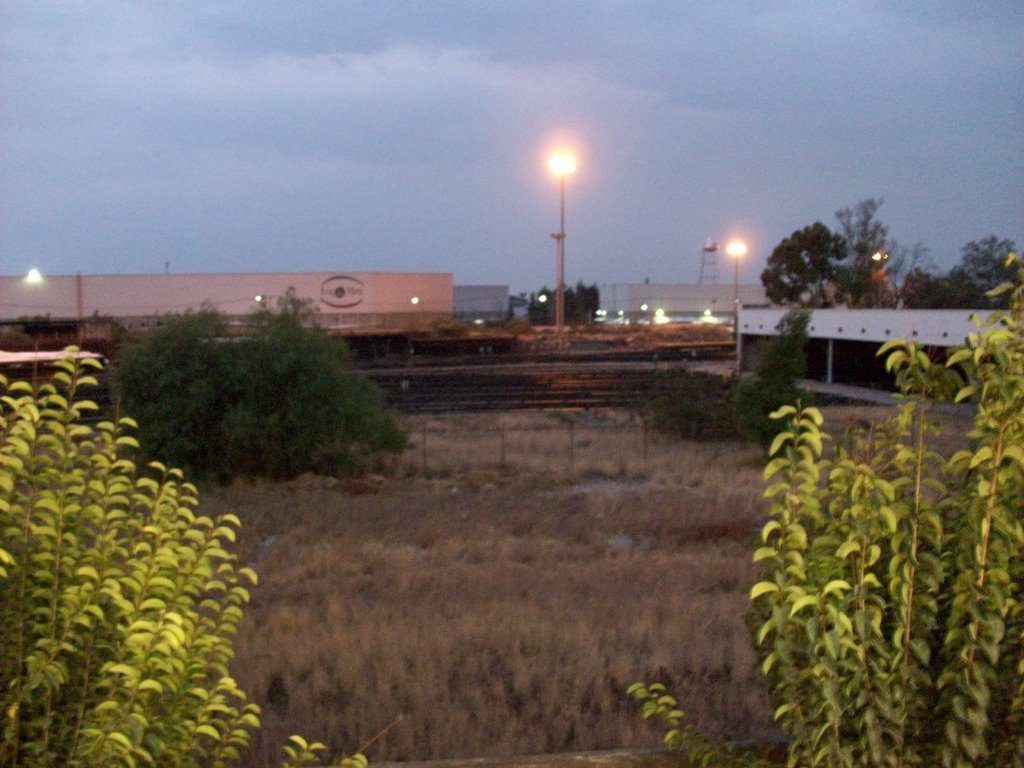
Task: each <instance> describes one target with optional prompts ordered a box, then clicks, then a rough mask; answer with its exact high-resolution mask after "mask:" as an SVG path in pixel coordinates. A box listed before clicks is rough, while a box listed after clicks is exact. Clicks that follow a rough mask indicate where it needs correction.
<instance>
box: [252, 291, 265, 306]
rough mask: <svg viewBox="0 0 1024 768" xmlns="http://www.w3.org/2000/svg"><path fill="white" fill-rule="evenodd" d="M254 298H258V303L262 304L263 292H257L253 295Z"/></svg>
mask: <svg viewBox="0 0 1024 768" xmlns="http://www.w3.org/2000/svg"><path fill="white" fill-rule="evenodd" d="M253 298H254V299H255V300H256V303H257V304H262V303H263V294H262V293H257V294H256V295H255V296H253Z"/></svg>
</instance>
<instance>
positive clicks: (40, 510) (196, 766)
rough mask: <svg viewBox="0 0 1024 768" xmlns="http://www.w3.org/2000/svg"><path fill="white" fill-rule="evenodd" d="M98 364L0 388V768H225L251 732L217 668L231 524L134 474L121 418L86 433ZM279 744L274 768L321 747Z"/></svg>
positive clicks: (347, 765)
mask: <svg viewBox="0 0 1024 768" xmlns="http://www.w3.org/2000/svg"><path fill="white" fill-rule="evenodd" d="M98 365H99V364H98V363H97V362H96V361H94V360H92V359H83V360H73V359H71V358H69V359H66V360H62V361H60V362H58V363H56V364H55V365H54V369H55V373H54V374H53V376H52V377H51V379H50V380H49V381H47V382H46V383H43V384H41V385H38V386H36V387H34V386H33V385H31V384H29V383H28V382H23V381H20V382H19V381H15V382H9V381H8V380H7V379H6V378H5V377H4V376H3V375H2V374H0V396H2V398H0V459H2V461H0V717H2V718H3V727H2V729H0V766H2V767H3V768H14V766H63V765H75V766H80V767H81V768H92V767H95V768H101V767H102V768H107V767H110V766H112V767H114V768H133V767H134V766H137V765H146V766H153V768H172V767H173V768H207V767H210V768H223V767H224V766H227V765H236V764H238V760H239V758H240V757H241V756H242V754H243V753H244V752H245V750H246V749H247V747H248V744H249V741H250V734H251V732H252V731H253V730H254V729H256V728H258V727H259V710H258V708H257V707H256V706H255V705H254V704H252V703H250V702H248V701H247V697H246V694H245V692H244V691H242V690H241V689H240V688H239V687H238V685H237V684H236V682H235V680H234V678H233V677H232V676H231V673H230V670H229V668H228V665H229V662H230V661H231V659H232V657H233V649H232V642H233V639H234V635H235V633H236V632H237V629H238V626H239V624H240V622H241V620H242V609H243V607H244V606H245V605H246V604H247V603H248V601H249V591H248V590H249V588H250V587H251V586H252V585H253V584H255V582H256V574H255V573H254V572H253V571H252V570H251V569H249V568H243V567H241V566H240V564H239V561H238V557H237V555H235V554H234V553H232V552H231V551H230V548H231V545H232V542H234V540H235V534H236V531H237V529H238V527H239V525H240V523H239V520H238V518H237V517H235V516H234V515H224V516H222V517H220V518H217V519H211V518H210V517H207V516H204V515H203V514H201V513H200V511H199V508H198V503H199V498H198V492H197V490H196V488H195V486H193V485H192V484H191V483H188V482H186V481H185V479H184V476H183V474H182V472H181V471H180V470H178V469H174V468H168V467H167V466H166V465H164V464H161V463H158V462H153V463H151V464H149V465H148V466H142V465H140V464H138V463H137V462H136V458H137V455H138V451H137V448H138V443H137V442H136V440H135V438H134V437H133V436H132V431H133V427H134V426H135V424H134V422H133V421H132V420H131V419H128V418H121V419H119V420H117V421H116V422H115V421H110V420H106V421H100V422H98V423H97V424H95V426H92V425H89V424H86V423H83V421H82V417H83V416H84V415H88V414H90V413H91V412H93V411H95V410H96V405H95V404H94V403H91V402H89V401H86V400H82V399H80V398H79V396H78V393H79V390H80V389H81V388H83V387H94V386H95V385H96V379H95V377H94V376H93V368H95V367H98ZM154 373H156V372H155V371H154ZM289 742H290V743H289V744H287V745H285V747H284V752H285V755H286V758H287V759H286V761H285V766H299V765H304V764H308V763H310V762H313V761H314V760H315V759H316V753H318V752H320V751H322V745H320V744H316V743H313V744H310V743H308V742H306V741H305V740H304V739H302V738H301V737H298V736H293V737H291V739H290V740H289ZM339 765H341V766H344V768H364V767H365V765H366V760H365V757H363V755H361V754H359V755H355V756H354V757H352V758H345V759H344V760H342V761H341V762H340V763H339Z"/></svg>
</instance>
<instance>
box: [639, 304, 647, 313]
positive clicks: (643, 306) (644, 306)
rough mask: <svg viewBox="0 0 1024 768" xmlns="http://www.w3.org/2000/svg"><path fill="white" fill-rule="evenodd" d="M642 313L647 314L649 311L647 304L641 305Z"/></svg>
mask: <svg viewBox="0 0 1024 768" xmlns="http://www.w3.org/2000/svg"><path fill="white" fill-rule="evenodd" d="M640 311H641V312H646V311H647V305H646V304H641V305H640Z"/></svg>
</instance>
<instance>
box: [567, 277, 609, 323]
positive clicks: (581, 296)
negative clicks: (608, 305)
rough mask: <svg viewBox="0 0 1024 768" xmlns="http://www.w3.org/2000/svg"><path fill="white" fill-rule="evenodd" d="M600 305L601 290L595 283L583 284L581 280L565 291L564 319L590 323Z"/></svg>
mask: <svg viewBox="0 0 1024 768" xmlns="http://www.w3.org/2000/svg"><path fill="white" fill-rule="evenodd" d="M600 306H601V292H600V291H599V290H598V287H597V285H584V284H583V281H582V280H581V281H579V282H577V283H576V286H575V287H573V288H567V289H566V291H565V321H566V322H567V323H570V324H583V323H591V322H593V320H594V314H595V313H596V312H597V310H598V309H599V308H600Z"/></svg>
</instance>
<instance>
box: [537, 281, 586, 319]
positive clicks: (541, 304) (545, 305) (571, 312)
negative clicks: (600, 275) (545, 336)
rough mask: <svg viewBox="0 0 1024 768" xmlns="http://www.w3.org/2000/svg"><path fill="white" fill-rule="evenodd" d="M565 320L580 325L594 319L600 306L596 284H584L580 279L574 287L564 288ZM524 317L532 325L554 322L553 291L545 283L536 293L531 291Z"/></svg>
mask: <svg viewBox="0 0 1024 768" xmlns="http://www.w3.org/2000/svg"><path fill="white" fill-rule="evenodd" d="M564 299H565V322H566V323H567V324H569V325H582V324H586V323H590V322H592V321H593V319H594V313H595V312H597V310H598V308H599V307H600V306H601V296H600V291H599V290H598V287H597V286H596V285H589V286H588V285H584V284H583V281H582V280H580V281H578V282H577V283H576V286H575V287H572V286H569V287H567V288H566V289H565V293H564ZM526 317H527V319H528V320H529V321H530V322H531V323H533V324H534V325H551V324H553V323H554V322H555V292H554V291H553V290H551V289H550V288H548V287H547V286H546V285H545V286H544V287H543V288H541V289H540V290H539V291H538V292H537V293H531V294H530V298H529V300H528V303H527V306H526Z"/></svg>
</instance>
